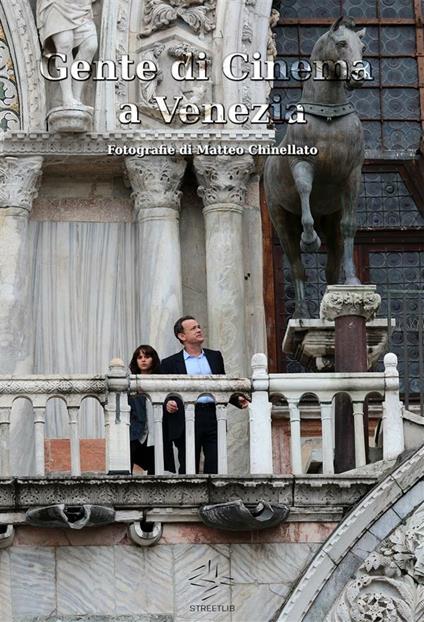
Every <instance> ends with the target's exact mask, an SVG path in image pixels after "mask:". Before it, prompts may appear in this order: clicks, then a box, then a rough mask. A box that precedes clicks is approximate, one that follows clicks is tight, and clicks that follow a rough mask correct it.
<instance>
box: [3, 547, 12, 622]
mask: <svg viewBox="0 0 424 622" xmlns="http://www.w3.org/2000/svg"><path fill="white" fill-rule="evenodd" d="M10 588H11V586H10V556H9V551H0V611H1V621H2V622H12V594H11V589H10Z"/></svg>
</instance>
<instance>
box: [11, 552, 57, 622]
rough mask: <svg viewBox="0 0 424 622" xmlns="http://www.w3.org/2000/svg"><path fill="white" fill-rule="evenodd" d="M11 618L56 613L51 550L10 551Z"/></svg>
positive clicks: (53, 557) (53, 560)
mask: <svg viewBox="0 0 424 622" xmlns="http://www.w3.org/2000/svg"><path fill="white" fill-rule="evenodd" d="M10 569H11V588H12V610H13V619H14V620H15V619H19V618H21V617H25V616H43V615H49V614H54V613H55V611H56V590H55V587H56V586H55V583H56V577H55V550H54V548H52V547H31V548H29V547H28V548H27V547H13V548H12V549H11V550H10Z"/></svg>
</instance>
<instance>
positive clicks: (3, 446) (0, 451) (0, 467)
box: [0, 408, 10, 477]
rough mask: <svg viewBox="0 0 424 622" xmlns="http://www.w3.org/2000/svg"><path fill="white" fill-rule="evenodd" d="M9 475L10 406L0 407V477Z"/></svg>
mask: <svg viewBox="0 0 424 622" xmlns="http://www.w3.org/2000/svg"><path fill="white" fill-rule="evenodd" d="M9 475H10V408H0V477H9Z"/></svg>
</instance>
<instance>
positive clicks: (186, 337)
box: [178, 320, 205, 345]
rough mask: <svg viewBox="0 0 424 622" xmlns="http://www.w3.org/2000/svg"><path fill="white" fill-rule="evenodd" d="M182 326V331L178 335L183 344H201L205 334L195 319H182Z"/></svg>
mask: <svg viewBox="0 0 424 622" xmlns="http://www.w3.org/2000/svg"><path fill="white" fill-rule="evenodd" d="M182 326H183V330H184V332H182V333H179V334H178V337H179V339H180V341H181V342H182V343H183V344H184V345H186V344H187V345H196V344H200V345H201V344H202V343H203V342H204V340H205V336H204V334H203V331H202V327H201V326H200V324H199V322H198V321H197V320H184V322H183V324H182Z"/></svg>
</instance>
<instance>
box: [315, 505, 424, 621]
mask: <svg viewBox="0 0 424 622" xmlns="http://www.w3.org/2000/svg"><path fill="white" fill-rule="evenodd" d="M423 619H424V504H422V505H421V506H420V507H419V508H418V510H416V512H415V513H414V514H413V515H412V516H411V517H410V518H409V519H408V520H407V521H406V523H405V524H404V525H402V526H401V527H398V529H396V530H395V531H394V532H393V533H392V534H391V535H390V536H389V537H388V538H386V540H384V541H383V543H382V544H381V545H380V547H379V548H378V550H377V551H374V552H373V553H371V554H370V555H369V556H368V557H367V558H366V560H365V562H364V563H363V564H362V566H361V567H360V568H359V570H358V572H357V573H356V576H355V578H354V579H353V580H352V581H350V582H349V583H348V585H347V586H346V587H345V589H344V591H343V593H342V595H341V596H340V598H339V599H338V601H337V603H336V604H335V606H334V607H333V609H332V610H331V611H330V613H329V615H328V616H327V618H326V622H377V621H378V622H420V621H421V620H423Z"/></svg>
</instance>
